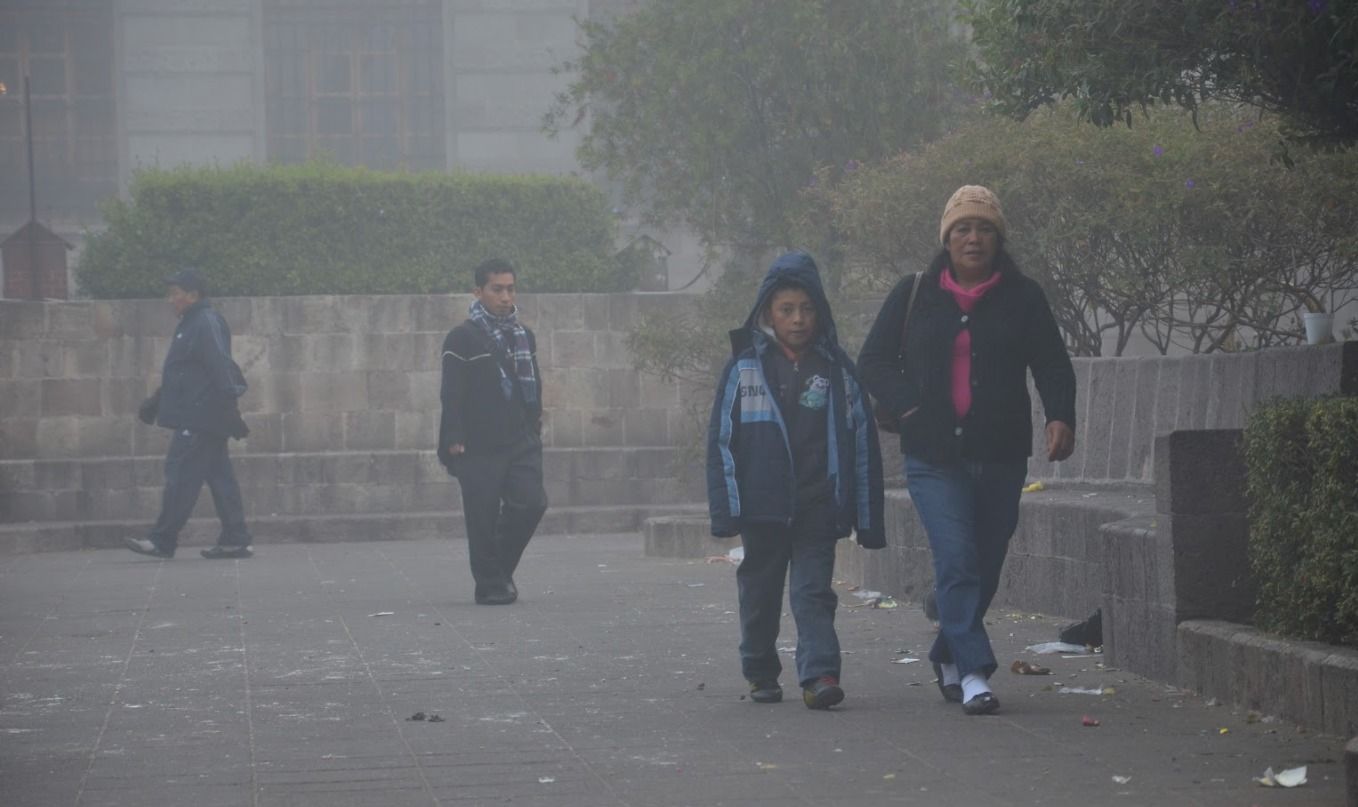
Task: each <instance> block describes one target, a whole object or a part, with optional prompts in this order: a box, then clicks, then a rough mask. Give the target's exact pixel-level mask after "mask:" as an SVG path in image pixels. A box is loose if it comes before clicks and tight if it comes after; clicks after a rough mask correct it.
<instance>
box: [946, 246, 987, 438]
mask: <svg viewBox="0 0 1358 807" xmlns="http://www.w3.org/2000/svg"><path fill="white" fill-rule="evenodd" d="M1001 277H1002V275H1001V274H1000V273H999V272H995V273H993V274H991V276H990V277H989V278H987V279H986V280H985V282H983V283H979V284H977V285H975V286H972V287H971V288H969V289H964V288H962V287H961V286H959V285H958V284H957V281H956V280H954V279H953V276H952V269H951V268H947V269H944V270H943V272H942V274H940V275H939V277H938V286H939V288H941V289H943V290H944V291H946V292H949V293H951V294H952V297H953V299H954V300H956V301H957V307H958V308H960V309H962V315H963V316H962V322H963V323H964V324H965V323H966V322H967V321H968V320H969V319H970V317H971V309H973V308H975V307H976V301H977V300H980V299H981V298H982V297H984V296H985V293H986V292H988V291H990V290H991V289H993V288H995V286H996V285H997V284H999V282H1000V278H1001ZM952 408H953V411H954V412H956V413H957V419H958V420H961V419H962V418H964V417H966V416H967V413H968V412H970V411H971V328H970V327H965V328H963V329H962V330H961V331H959V332H958V334H957V339H956V340H955V341H954V342H953V344H952Z"/></svg>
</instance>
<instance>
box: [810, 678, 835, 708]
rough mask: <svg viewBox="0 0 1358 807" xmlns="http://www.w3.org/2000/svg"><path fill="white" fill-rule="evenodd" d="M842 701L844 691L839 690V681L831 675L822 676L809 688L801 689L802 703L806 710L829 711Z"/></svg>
mask: <svg viewBox="0 0 1358 807" xmlns="http://www.w3.org/2000/svg"><path fill="white" fill-rule="evenodd" d="M842 700H844V690H842V689H840V688H839V679H838V678H836V677H834V676H833V675H822V676H821V677H820V678H817V679H816V680H815V681H813V682H811V686H808V687H803V688H802V703H805V704H806V708H808V709H829V708H830V707H831V706H834V705H835V704H836V703H839V702H840V701H842Z"/></svg>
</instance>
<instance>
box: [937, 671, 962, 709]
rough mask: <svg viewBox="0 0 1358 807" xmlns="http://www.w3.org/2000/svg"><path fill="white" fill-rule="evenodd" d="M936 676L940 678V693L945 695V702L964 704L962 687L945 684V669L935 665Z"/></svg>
mask: <svg viewBox="0 0 1358 807" xmlns="http://www.w3.org/2000/svg"><path fill="white" fill-rule="evenodd" d="M934 675H935V676H937V677H938V691H939V692H942V693H943V700H945V701H947V702H948V703H961V702H962V685H961V684H945V683H943V667H942V666H940V665H938V664H935V665H934Z"/></svg>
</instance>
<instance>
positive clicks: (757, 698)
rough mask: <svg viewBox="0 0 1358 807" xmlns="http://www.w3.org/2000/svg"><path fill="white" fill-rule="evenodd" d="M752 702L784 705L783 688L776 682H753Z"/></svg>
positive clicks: (751, 687)
mask: <svg viewBox="0 0 1358 807" xmlns="http://www.w3.org/2000/svg"><path fill="white" fill-rule="evenodd" d="M750 700H752V701H754V702H755V703H782V701H783V688H782V687H781V686H779V685H778V682H777V681H776V680H771V679H766V680H763V681H751V682H750Z"/></svg>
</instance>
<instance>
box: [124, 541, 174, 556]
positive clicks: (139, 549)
mask: <svg viewBox="0 0 1358 807" xmlns="http://www.w3.org/2000/svg"><path fill="white" fill-rule="evenodd" d="M123 546H125V547H127V548H128V549H130V550H132V551H133V552H136V553H137V554H138V555H150V556H151V557H153V558H162V559H164V560H169V559H170V558H172V557H174V550H173V549H161V548H160V547H159V546H156V545H155V544H154V543H152V542H151V541H150V540H149V539H147V538H124V539H123Z"/></svg>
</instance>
